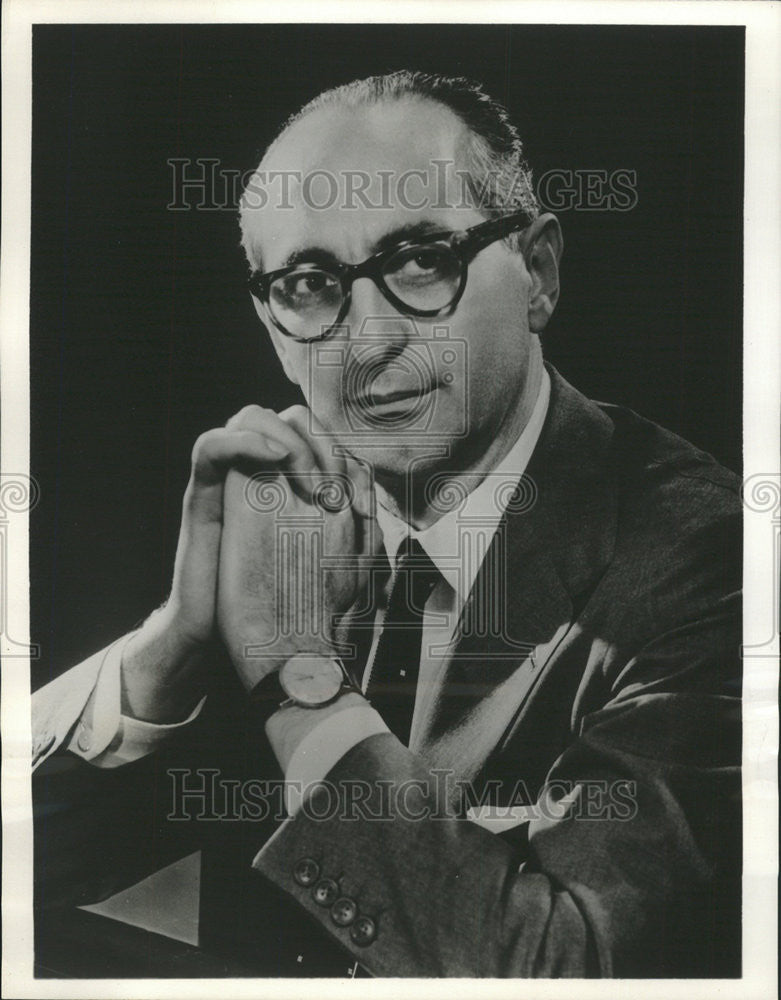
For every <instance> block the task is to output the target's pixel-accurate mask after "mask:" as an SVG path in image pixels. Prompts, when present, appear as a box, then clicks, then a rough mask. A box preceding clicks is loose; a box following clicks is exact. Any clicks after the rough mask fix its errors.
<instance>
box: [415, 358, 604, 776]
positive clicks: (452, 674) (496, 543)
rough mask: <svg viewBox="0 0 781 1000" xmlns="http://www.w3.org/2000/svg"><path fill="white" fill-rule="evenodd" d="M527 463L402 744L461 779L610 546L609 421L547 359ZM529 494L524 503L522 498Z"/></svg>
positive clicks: (480, 759)
mask: <svg viewBox="0 0 781 1000" xmlns="http://www.w3.org/2000/svg"><path fill="white" fill-rule="evenodd" d="M549 373H550V376H551V401H550V406H549V410H548V416H547V418H546V423H545V426H544V428H543V431H542V434H541V436H540V440H539V442H538V444H537V448H536V449H535V452H534V455H533V456H532V460H531V462H530V463H529V466H528V469H527V472H526V474H525V476H524V477H523V479H522V480H521V483H520V484H519V487H518V489H517V490H516V492H515V494H514V496H513V498H512V499H511V501H510V503H509V504H508V507H507V510H506V512H505V515H504V517H503V519H502V521H501V523H500V526H499V530H498V531H497V533H496V535H495V536H494V538H493V541H492V543H491V545H490V547H489V550H488V553H487V555H486V558H485V560H484V561H483V564H482V565H481V567H480V571H479V572H478V575H477V578H476V580H475V584H474V587H473V588H472V592H471V594H470V596H469V599H468V601H467V603H466V605H465V607H464V612H463V614H462V617H461V621H460V624H459V629H458V633H457V635H458V638H457V640H456V642H455V645H454V648H453V651H452V654H451V656H450V660H449V663H448V665H447V668H446V670H445V671H444V673H443V675H442V681H441V684H440V685H439V686H438V689H437V691H436V692H434V696H433V697H432V698H431V699H430V709H429V711H428V713H427V716H426V718H424V719H422V720H421V723H422V725H420V726H416V742H415V744H413V747H412V749H414V750H416V751H417V752H419V753H421V754H422V755H423V756H425V758H426V760H427V761H428V762H429V763H430V764H431V765H432V766H435V767H446V768H449V769H452V770H453V771H454V772H455V774H456V776H457V777H458V778H460V779H463V780H469V779H472V778H474V776H475V775H476V774H477V773H478V772H479V771H480V769H481V768H482V767H483V765H484V764H485V761H486V759H487V758H488V756H489V755H490V754H491V752H492V750H493V749H494V748H495V747H496V745H497V743H498V742H499V741H500V740H501V738H502V735H503V734H504V733H505V732H506V731H507V730H508V729H509V728H510V726H511V725H512V723H513V721H514V720H515V719H516V717H517V716H518V714H519V712H521V711H522V710H523V709H524V707H525V706H527V705H528V703H529V701H530V699H532V698H533V696H534V690H535V688H536V686H537V684H538V681H539V679H540V677H541V676H542V675H543V673H544V672H545V668H546V665H547V664H548V663H549V661H550V659H551V657H552V655H553V653H554V652H555V650H556V648H557V646H558V645H559V643H560V642H561V640H562V639H563V638H564V636H565V635H566V634H567V631H568V630H569V629H570V627H571V625H572V622H573V620H574V617H575V615H576V613H577V607H579V605H580V603H581V602H582V595H583V594H584V593H587V592H588V591H589V590H590V589H593V586H594V584H595V582H596V580H597V579H598V578H599V577H600V576H601V574H602V573H603V572H604V569H605V567H606V565H607V563H608V562H609V560H610V557H611V555H612V550H613V541H614V535H615V517H616V487H615V482H614V479H613V476H612V473H611V471H610V463H609V461H608V455H609V451H610V445H611V437H612V422H611V421H610V420H609V418H608V417H607V416H606V415H605V414H604V413H603V411H602V410H601V409H600V408H599V407H598V406H596V405H595V404H594V403H591V402H590V401H589V400H587V399H585V398H584V397H583V396H581V395H580V393H578V392H577V391H576V390H575V389H573V388H572V387H571V386H569V385H568V384H567V383H566V382H565V381H564V379H562V378H561V376H559V375H558V373H557V372H556V371H555V369H552V368H549ZM530 500H533V502H530Z"/></svg>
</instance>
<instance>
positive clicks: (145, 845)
mask: <svg viewBox="0 0 781 1000" xmlns="http://www.w3.org/2000/svg"><path fill="white" fill-rule="evenodd" d="M125 638H127V637H125ZM122 645H123V640H122V639H120V640H118V642H117V643H114V644H113V645H112V646H110V647H107V648H106V649H103V650H101V651H100V652H98V653H96V654H95V655H94V656H91V657H89V658H88V659H87V660H84V661H83V662H82V663H80V664H78V665H77V666H75V667H73V668H72V669H71V670H68V671H66V672H65V673H64V674H62V675H61V676H59V677H58V678H56V680H54V681H52V682H51V683H50V684H47V685H46V686H45V687H43V688H41V689H40V690H39V691H37V692H35V694H34V695H33V704H32V737H33V739H32V750H33V760H32V764H33V778H32V788H33V825H34V838H35V869H34V888H35V904H36V907H37V908H38V909H39V910H49V909H55V908H60V907H63V906H68V905H80V904H83V903H90V902H96V901H98V900H100V899H105V898H106V897H108V896H110V895H113V893H115V892H117V891H119V890H120V889H122V888H124V887H126V886H128V885H132V884H133V883H135V882H137V881H138V880H139V879H141V878H143V877H144V876H145V875H148V874H150V873H151V872H153V871H156V870H158V869H159V868H162V867H163V866H164V865H166V864H168V863H170V862H171V861H174V860H176V858H178V857H182V856H183V855H184V854H186V853H188V852H189V851H193V850H196V849H197V847H198V842H197V838H196V837H195V832H196V831H195V824H192V823H191V824H184V823H177V824H172V823H169V822H167V821H166V813H167V812H168V811H170V794H169V784H170V782H168V781H167V774H166V769H167V768H168V767H172V766H174V765H175V764H176V763H177V761H180V758H181V756H182V754H187V750H188V745H189V747H190V749H191V748H192V741H193V739H197V737H198V733H199V731H198V727H197V726H195V727H191V728H190V731H188V733H187V739H185V740H180V739H177V740H176V741H171V746H170V747H168V748H166V749H165V750H164V751H162V752H159V753H155V754H149V755H148V756H147V757H144V758H142V759H140V760H138V761H137V762H135V763H132V764H125V765H124V766H121V767H115V768H111V769H102V768H100V767H96V766H95V765H94V764H92V763H90V762H89V760H88V758H89V756H90V755H94V754H96V753H99V752H100V751H101V750H103V749H104V744H106V743H107V742H108V741H109V740H110V737H111V731H110V730H111V729H112V727H114V725H115V720H114V723H112V722H111V720H109V725H108V728H107V727H106V726H105V725H102V723H101V720H100V719H99V718H95V719H94V720H93V722H94V723H95V725H94V726H93V725H90V726H85V725H84V724H83V723H82V724H81V728H80V723H81V720H82V719H84V718H85V708H86V707H87V706H88V704H91V702H92V700H93V692H95V691H96V685H98V678H99V675H100V672H101V669H102V667H103V666H104V664H106V662H107V659H108V658H109V657H112V656H116V655H121V648H122ZM93 707H94V706H93ZM104 707H105V706H104ZM98 714H100V713H98ZM109 714H110V713H109ZM115 714H117V713H115ZM104 715H105V713H104ZM101 730H102V732H101ZM82 737H87V742H85V743H84V747H82V746H81V745H78V746H77V743H78V740H79V739H81V738H82ZM71 746H73V748H74V750H76V749H77V750H78V752H71V750H70V749H69V747H71ZM85 748H88V752H86V753H82V750H83V749H85Z"/></svg>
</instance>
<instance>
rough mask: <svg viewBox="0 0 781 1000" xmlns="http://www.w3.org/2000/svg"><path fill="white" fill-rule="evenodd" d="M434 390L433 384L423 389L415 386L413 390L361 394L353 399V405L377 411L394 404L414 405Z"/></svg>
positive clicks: (435, 387)
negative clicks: (379, 408)
mask: <svg viewBox="0 0 781 1000" xmlns="http://www.w3.org/2000/svg"><path fill="white" fill-rule="evenodd" d="M436 389H437V386H436V385H435V384H434V385H429V386H425V387H423V388H421V387H420V386H416V387H415V388H414V389H391V390H388V391H387V392H371V393H363V394H362V395H360V396H357V397H355V399H354V403H355V405H356V406H360V407H361V408H362V409H377V408H378V407H383V406H390V405H392V404H394V403H415V402H417V401H418V400H420V399H425V398H426V396H430V395H431V394H432V393H433V392H434V391H435V390H436Z"/></svg>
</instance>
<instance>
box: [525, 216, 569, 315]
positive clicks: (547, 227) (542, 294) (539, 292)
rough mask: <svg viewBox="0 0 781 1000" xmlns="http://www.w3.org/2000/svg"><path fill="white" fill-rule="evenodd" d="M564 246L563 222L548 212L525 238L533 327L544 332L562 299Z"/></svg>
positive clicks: (531, 226) (530, 228)
mask: <svg viewBox="0 0 781 1000" xmlns="http://www.w3.org/2000/svg"><path fill="white" fill-rule="evenodd" d="M563 250H564V240H563V238H562V235H561V226H560V225H559V220H558V219H557V218H556V216H555V215H551V213H550V212H546V213H545V214H544V215H540V216H539V217H538V218H536V219H535V220H534V222H533V223H532V224H531V225H530V226H529V228H528V229H527V230H526V231H525V232H524V234H523V236H522V239H521V251H522V253H523V258H524V262H525V264H526V270H527V271H528V273H529V277H530V278H531V288H530V290H529V329H530V330H531V331H532V333H538V334H539V333H542V331H543V330H544V329H545V327H546V326H547V324H548V320H549V319H550V318H551V316H552V315H553V310H554V309H555V308H556V303H557V302H558V300H559V261H560V260H561V254H562V251H563Z"/></svg>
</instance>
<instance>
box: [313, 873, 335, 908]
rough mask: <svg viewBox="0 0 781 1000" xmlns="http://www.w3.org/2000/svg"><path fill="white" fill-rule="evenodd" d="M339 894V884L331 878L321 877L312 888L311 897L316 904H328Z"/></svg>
mask: <svg viewBox="0 0 781 1000" xmlns="http://www.w3.org/2000/svg"><path fill="white" fill-rule="evenodd" d="M338 895H339V886H338V885H337V884H336V882H334V880H333V879H332V878H321V879H320V881H319V882H318V883H317V885H316V886H315V887H314V889H313V890H312V899H314V901H315V902H316V903H317V905H318V906H330V905H331V904H332V903H333V902H334V900H335V899H336V897H337V896H338Z"/></svg>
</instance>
